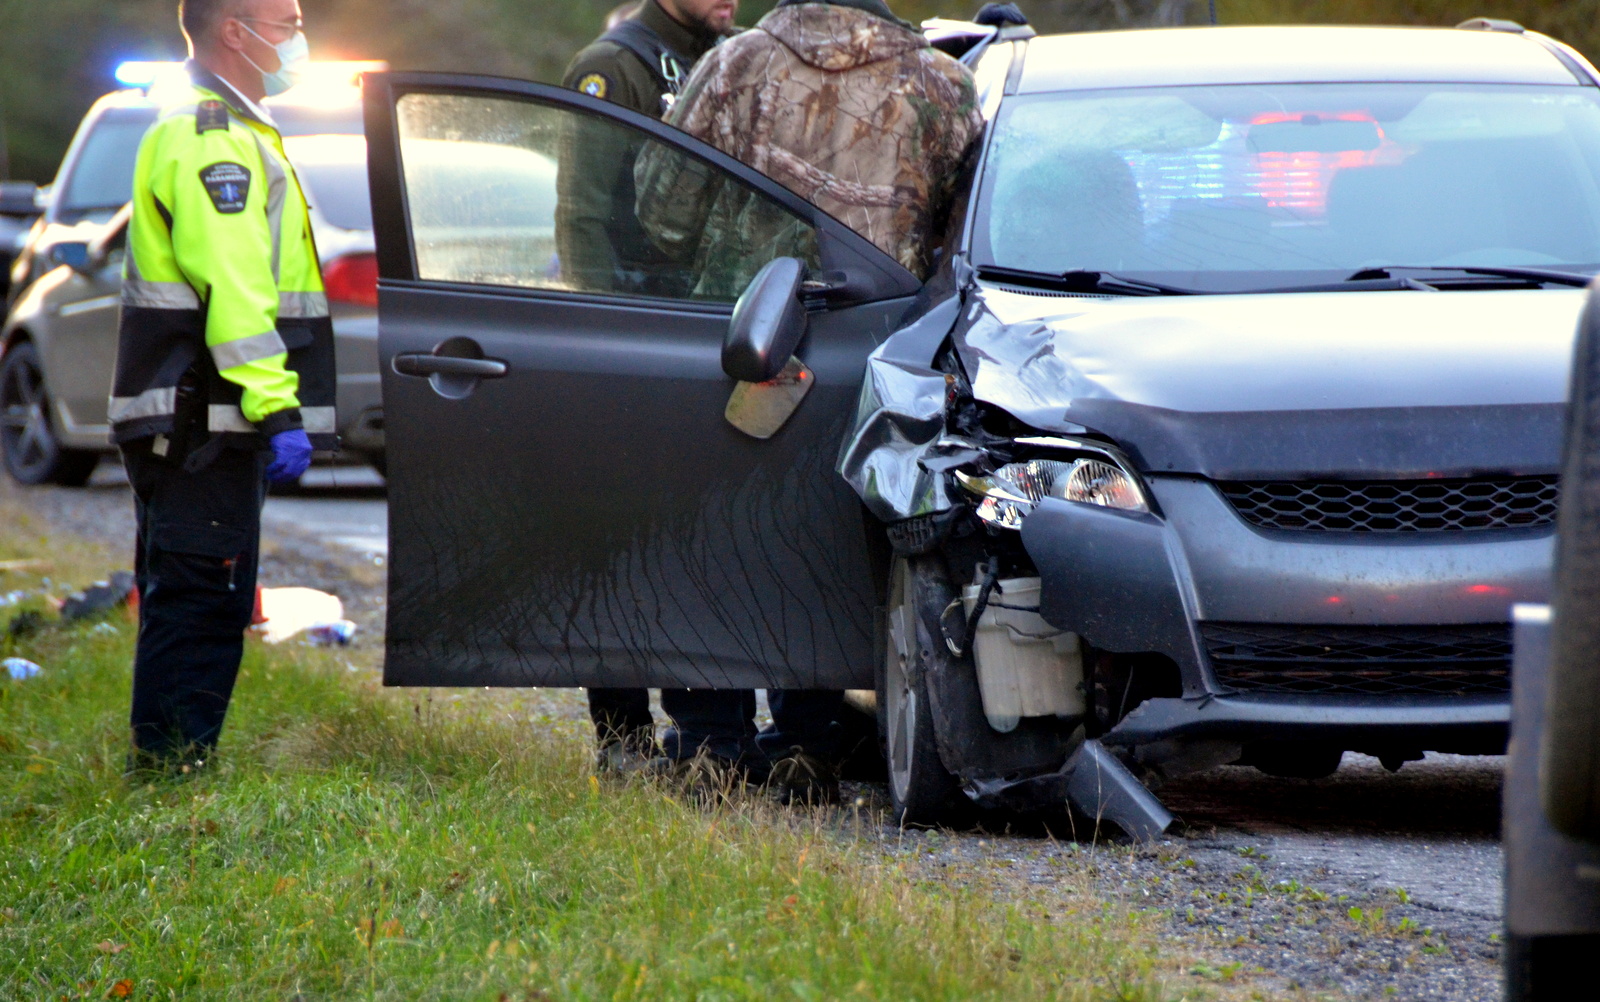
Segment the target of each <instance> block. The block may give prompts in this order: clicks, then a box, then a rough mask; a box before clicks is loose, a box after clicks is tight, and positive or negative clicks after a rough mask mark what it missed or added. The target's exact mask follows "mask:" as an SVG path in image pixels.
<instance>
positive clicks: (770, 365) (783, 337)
mask: <svg viewBox="0 0 1600 1002" xmlns="http://www.w3.org/2000/svg"><path fill="white" fill-rule="evenodd" d="M805 276H806V267H805V265H803V264H801V263H800V262H799V261H798V260H796V259H795V258H792V257H780V258H778V259H777V260H775V261H773V262H771V263H769V264H768V265H767V266H766V267H764V268H762V269H761V271H759V272H758V273H757V274H756V277H755V278H754V279H752V280H751V282H750V285H749V287H748V288H746V289H745V290H744V294H743V295H741V296H740V297H739V301H738V302H737V303H736V304H734V307H733V320H732V321H731V322H730V323H729V324H728V336H727V337H726V338H725V339H724V340H723V342H722V371H723V372H726V373H727V374H728V375H730V376H732V377H733V378H734V379H737V380H739V381H740V382H744V383H765V382H767V381H769V380H771V379H773V378H775V377H776V376H777V375H778V373H780V372H782V371H783V368H784V366H786V365H788V364H789V358H790V357H791V356H792V355H793V354H794V352H795V349H796V348H798V347H800V341H801V339H802V338H804V337H805V335H806V307H805V303H804V302H802V301H801V299H800V286H801V283H802V282H803V281H805Z"/></svg>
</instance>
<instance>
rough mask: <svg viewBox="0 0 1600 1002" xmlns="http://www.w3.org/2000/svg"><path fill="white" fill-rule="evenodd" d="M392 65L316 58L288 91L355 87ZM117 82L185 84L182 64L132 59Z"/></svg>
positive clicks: (148, 87)
mask: <svg viewBox="0 0 1600 1002" xmlns="http://www.w3.org/2000/svg"><path fill="white" fill-rule="evenodd" d="M388 68H389V64H388V63H386V62H384V61H383V60H381V59H322V60H313V61H312V62H311V64H310V65H308V66H307V67H306V68H305V72H304V76H303V77H302V78H301V80H300V83H298V84H296V85H295V87H294V88H293V89H292V90H290V91H288V92H287V94H291V95H292V94H294V93H295V92H296V91H298V90H300V89H301V88H302V87H309V88H310V89H322V88H327V87H355V86H357V85H359V84H360V83H361V74H363V73H382V72H384V71H385V70H387V69H388ZM114 75H115V76H116V78H117V83H119V84H122V85H123V86H124V87H138V88H140V89H141V90H155V89H156V88H158V87H165V86H167V85H169V84H186V83H187V82H188V77H187V76H186V75H185V74H184V70H183V63H182V62H173V61H154V60H141V59H131V60H128V61H127V62H124V63H120V64H118V66H117V69H116V73H115V74H114Z"/></svg>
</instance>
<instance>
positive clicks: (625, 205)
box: [556, 43, 660, 292]
mask: <svg viewBox="0 0 1600 1002" xmlns="http://www.w3.org/2000/svg"><path fill="white" fill-rule="evenodd" d="M630 64H632V65H630ZM642 69H643V67H642V66H640V65H639V60H638V59H637V58H636V57H635V56H633V54H631V53H629V52H626V51H624V50H622V49H621V48H619V47H618V46H615V45H612V44H609V43H607V44H603V45H592V46H590V47H589V48H587V49H585V50H583V51H582V52H580V53H578V55H577V57H576V58H575V59H573V61H572V65H570V66H569V67H567V72H566V75H565V77H564V78H563V81H562V83H563V85H564V86H566V87H570V88H572V89H574V90H578V91H581V92H584V93H588V94H589V95H590V96H592V97H598V98H601V99H602V100H606V101H612V102H614V103H616V104H620V105H622V106H623V107H627V108H632V109H634V110H636V111H637V110H640V105H641V103H642V102H643V99H644V98H643V97H642V96H641V94H640V93H639V84H640V81H639V80H638V79H636V78H637V77H638V76H639V75H640V71H642ZM646 84H647V85H648V81H646ZM648 96H649V97H651V98H653V99H654V100H655V102H656V104H657V106H658V107H657V109H656V110H657V112H659V104H660V96H659V95H656V94H651V95H648ZM629 133H630V130H628V129H625V128H623V127H621V126H618V125H615V124H613V123H610V122H607V121H604V120H602V119H596V118H591V117H589V116H587V115H568V116H565V120H564V123H563V128H562V136H561V153H560V169H559V174H558V177H557V182H556V184H557V195H558V202H557V207H556V249H557V253H558V254H559V255H560V258H561V275H562V279H563V280H564V281H565V282H566V284H567V285H568V286H570V287H571V288H574V289H579V290H584V291H592V292H608V291H614V290H615V289H616V288H617V286H618V285H619V283H620V281H621V278H620V276H621V272H622V270H623V269H622V265H621V262H620V260H619V256H618V254H617V248H616V247H615V246H614V241H615V240H616V239H617V235H618V234H619V233H620V232H624V231H625V230H626V229H627V227H625V226H623V225H621V223H622V221H621V220H619V219H618V218H617V216H618V214H619V212H620V213H628V214H630V215H631V214H632V211H633V204H632V202H633V200H632V198H631V197H620V198H619V196H627V195H631V192H632V188H633V183H632V182H633V179H632V176H631V174H632V170H633V162H634V159H635V158H636V157H637V155H638V148H639V143H638V141H637V140H636V139H634V138H633V137H632V136H631V135H630V134H629Z"/></svg>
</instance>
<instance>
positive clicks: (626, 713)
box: [556, 0, 766, 778]
mask: <svg viewBox="0 0 1600 1002" xmlns="http://www.w3.org/2000/svg"><path fill="white" fill-rule="evenodd" d="M738 8H739V5H738V0H644V2H643V3H642V4H640V5H639V9H638V11H637V12H636V13H634V14H633V15H632V16H630V17H627V18H625V19H623V20H622V21H620V22H619V23H618V24H616V25H614V26H613V27H611V28H609V29H608V30H607V31H606V32H605V33H604V34H602V35H601V36H600V37H599V38H598V39H596V40H595V41H594V43H593V44H591V45H589V46H588V47H587V48H585V49H583V50H582V51H581V52H579V53H578V54H577V55H576V56H574V57H573V59H572V63H571V64H570V65H569V66H568V67H567V72H566V75H565V77H564V78H563V83H564V85H565V86H567V87H571V88H572V89H574V90H578V91H581V92H582V93H585V94H588V95H589V96H590V97H593V98H599V99H601V100H604V101H611V102H613V103H615V104H620V105H622V106H623V107H625V108H629V109H631V110H633V111H637V112H639V113H640V114H642V115H648V116H650V117H651V118H659V117H661V116H662V115H663V114H664V113H665V112H666V110H667V109H668V108H669V107H670V106H671V104H672V101H673V99H674V98H676V96H677V93H678V91H679V89H680V88H681V87H682V85H683V82H684V81H685V80H687V79H688V77H689V71H690V70H692V69H693V68H694V64H695V63H696V62H697V61H699V59H700V57H701V56H703V55H705V54H706V53H707V52H709V51H711V49H712V48H714V47H715V46H716V45H717V43H718V42H720V41H721V40H722V39H723V38H724V37H726V36H728V35H729V34H731V33H732V32H733V30H734V28H733V19H734V16H735V15H736V14H737V13H738ZM640 148H642V143H641V142H640V141H638V140H636V139H632V138H629V137H628V136H627V135H626V133H625V132H624V131H623V130H621V129H611V128H605V129H596V130H593V131H592V132H583V133H579V134H575V135H572V136H570V137H568V142H567V145H566V147H565V149H564V150H563V155H562V169H561V175H560V180H559V182H558V186H559V192H560V201H559V203H558V207H557V209H556V242H557V248H558V254H559V257H560V260H561V276H562V281H563V282H565V283H566V284H568V285H569V286H571V287H572V288H575V289H581V290H584V291H588V292H599V293H608V294H616V293H622V294H632V295H644V296H651V295H655V296H681V295H682V294H683V292H684V291H685V290H683V289H679V288H676V287H675V284H674V283H678V282H681V280H682V279H681V276H682V275H683V273H684V272H683V269H682V267H681V265H677V264H674V263H672V262H670V261H668V259H667V258H666V257H665V256H663V255H662V254H661V252H660V251H658V250H657V249H656V247H655V245H654V244H653V243H651V242H650V240H649V238H648V237H646V236H645V234H644V231H643V230H641V229H640V227H639V224H638V221H637V219H636V217H635V213H634V185H633V164H634V161H635V160H636V159H637V157H638V154H639V150H640ZM661 702H662V708H663V709H664V710H665V711H666V712H667V714H668V716H670V717H672V719H673V722H674V728H673V730H672V732H671V733H669V735H668V738H667V745H668V747H667V749H666V750H667V753H668V757H670V758H673V759H687V758H692V757H694V756H695V754H696V753H697V752H703V753H704V755H705V756H709V757H710V758H711V759H713V760H714V761H716V762H719V763H722V764H736V765H738V766H739V767H740V768H742V769H744V770H746V771H750V772H754V773H756V774H757V777H756V778H760V776H761V774H764V773H765V771H766V769H765V762H764V760H763V758H762V756H760V755H759V754H758V753H757V752H756V751H755V747H754V743H753V738H754V735H755V725H754V723H753V718H754V716H755V693H754V692H753V691H751V690H749V689H732V690H711V689H665V690H663V691H662V693H661ZM589 716H590V718H591V719H592V720H593V721H594V725H595V737H596V740H597V742H598V744H599V749H600V753H599V765H600V768H601V769H603V770H607V771H627V770H630V769H633V768H637V767H640V766H643V765H644V764H646V763H647V762H648V761H649V759H650V758H651V757H652V756H653V755H654V754H655V747H656V741H655V724H654V721H653V720H652V719H651V716H650V698H649V692H648V690H645V689H621V688H598V687H597V688H591V689H590V690H589Z"/></svg>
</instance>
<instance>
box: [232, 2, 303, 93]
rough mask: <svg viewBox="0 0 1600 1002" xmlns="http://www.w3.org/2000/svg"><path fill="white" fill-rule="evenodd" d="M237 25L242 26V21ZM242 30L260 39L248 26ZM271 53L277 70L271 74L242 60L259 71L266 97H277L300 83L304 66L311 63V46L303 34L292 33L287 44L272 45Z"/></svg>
mask: <svg viewBox="0 0 1600 1002" xmlns="http://www.w3.org/2000/svg"><path fill="white" fill-rule="evenodd" d="M239 23H240V24H244V22H243V21H240V22H239ZM244 30H245V31H248V32H250V34H252V35H255V36H256V37H257V38H261V36H260V35H258V34H256V30H255V29H254V28H252V27H250V26H249V25H248V24H245V25H244ZM261 41H262V42H264V43H265V44H267V45H272V43H271V42H268V41H267V40H266V39H265V38H261ZM272 51H274V52H276V53H277V54H278V69H277V71H276V72H273V73H268V72H267V71H266V70H262V69H261V67H260V66H257V65H256V61H255V60H254V59H251V58H250V57H249V56H245V57H244V58H245V61H246V62H248V63H249V64H250V65H251V66H255V67H256V69H258V70H261V85H262V86H263V87H265V88H266V91H267V96H268V97H277V96H278V95H279V94H282V93H283V92H284V91H286V90H288V89H289V88H290V87H293V86H294V85H295V84H297V83H299V82H300V78H301V77H302V76H303V75H304V73H305V68H306V64H307V63H309V62H310V61H311V44H310V43H309V42H307V41H306V33H305V32H303V31H297V32H295V33H294V37H293V38H291V39H289V40H288V41H287V42H279V43H278V44H277V45H272ZM241 55H242V53H241Z"/></svg>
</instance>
